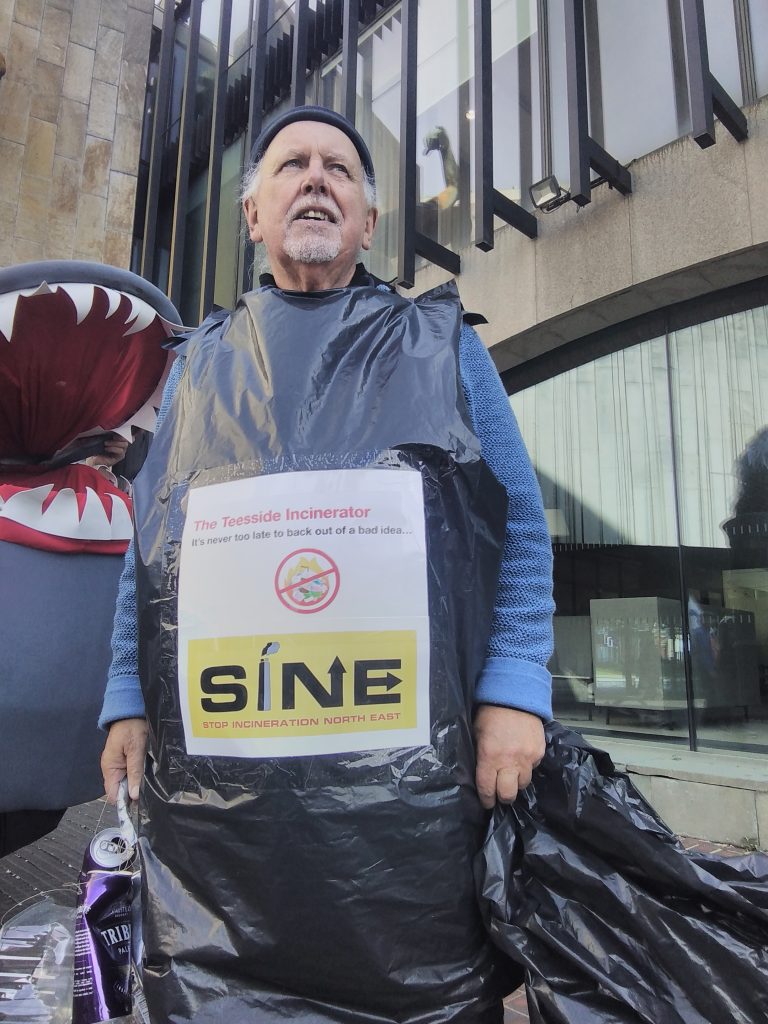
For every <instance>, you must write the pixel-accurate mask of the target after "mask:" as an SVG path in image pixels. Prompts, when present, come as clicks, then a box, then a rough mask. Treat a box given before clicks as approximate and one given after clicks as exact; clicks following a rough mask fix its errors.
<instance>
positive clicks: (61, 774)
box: [0, 261, 179, 852]
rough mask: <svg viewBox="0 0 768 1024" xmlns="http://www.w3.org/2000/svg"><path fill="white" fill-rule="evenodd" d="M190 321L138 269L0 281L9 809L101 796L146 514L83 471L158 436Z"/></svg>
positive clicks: (60, 271)
mask: <svg viewBox="0 0 768 1024" xmlns="http://www.w3.org/2000/svg"><path fill="white" fill-rule="evenodd" d="M178 320H179V318H178V314H177V312H176V310H175V308H174V307H173V305H172V303H171V302H170V301H169V300H168V299H167V298H166V297H165V296H164V295H163V294H162V292H160V291H158V289H157V288H155V287H154V286H153V285H151V284H148V283H147V282H146V281H144V280H142V279H141V278H139V277H137V276H136V275H135V274H132V273H130V272H128V271H126V270H120V269H117V268H115V267H108V266H104V265H102V264H92V263H86V262H78V261H50V262H43V263H27V264H23V265H20V266H16V267H9V268H7V269H4V270H0V602H2V608H3V614H2V616H0V649H1V650H2V651H3V685H2V687H1V688H0V722H1V723H2V743H3V771H2V773H0V813H5V812H11V811H17V810H24V811H29V810H46V809H60V808H64V807H67V806H70V805H72V804H77V803H81V802H83V801H86V800H91V799H94V798H95V797H97V796H98V795H99V794H100V793H101V791H102V782H101V774H100V771H99V755H100V752H101V747H102V745H103V735H102V734H101V733H100V731H99V729H98V728H97V726H96V718H97V715H98V709H99V707H100V703H101V698H102V694H103V687H104V675H105V673H106V670H107V666H108V664H109V636H110V631H111V625H112V617H113V613H114V602H115V593H116V590H117V583H118V579H119V575H120V571H121V568H122V561H123V560H122V557H121V556H122V555H123V554H124V552H125V549H126V547H127V545H128V542H129V540H130V537H131V534H132V507H131V499H130V497H129V496H128V495H127V494H126V493H124V492H123V491H122V490H120V489H119V488H118V487H116V486H114V485H113V484H112V483H110V482H109V480H108V479H106V478H105V476H103V475H102V474H101V473H100V472H99V471H98V470H97V469H95V468H94V467H93V466H90V465H86V464H83V462H82V460H84V459H85V458H86V457H87V456H89V455H93V454H95V453H97V452H101V451H103V443H104V435H105V434H115V435H119V436H122V437H125V438H126V439H127V440H128V441H130V440H131V438H132V434H133V428H134V427H139V428H143V429H144V430H150V431H151V430H152V429H153V428H154V423H155V417H156V409H157V406H158V405H159V400H160V393H161V390H162V386H163V383H164V381H165V379H166V377H167V371H168V367H169V362H170V360H171V359H172V356H171V355H170V354H169V353H168V351H166V349H164V348H163V343H164V342H165V341H166V340H167V338H168V337H169V335H170V334H171V333H172V327H173V325H178ZM6 852H8V851H6Z"/></svg>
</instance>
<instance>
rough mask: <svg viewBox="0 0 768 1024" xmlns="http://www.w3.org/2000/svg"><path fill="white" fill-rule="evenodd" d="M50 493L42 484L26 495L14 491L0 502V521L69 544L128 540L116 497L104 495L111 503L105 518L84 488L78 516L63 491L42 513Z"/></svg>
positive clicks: (126, 519) (124, 513)
mask: <svg viewBox="0 0 768 1024" xmlns="http://www.w3.org/2000/svg"><path fill="white" fill-rule="evenodd" d="M52 489H53V484H42V485H41V486H40V487H32V488H30V489H29V490H26V491H16V493H15V494H12V495H11V496H10V498H6V500H5V502H3V500H2V498H0V518H4V519H10V520H11V521H13V522H14V523H19V524H20V525H21V526H28V527H30V528H31V529H33V530H38V531H39V532H40V533H47V534H50V535H51V536H53V537H69V538H71V539H73V540H130V539H131V536H132V534H133V526H132V524H131V514H130V512H129V511H128V506H127V505H126V504H125V502H124V501H123V500H122V499H121V498H120V497H119V496H118V495H115V494H110V495H108V497H109V498H111V500H112V510H111V515H108V514H107V510H106V508H105V507H104V505H103V503H102V501H101V498H100V497H99V496H98V494H97V493H96V492H95V491H94V490H93V489H92V488H90V487H86V500H85V507H84V508H83V513H82V515H80V512H79V509H78V506H77V497H76V495H75V492H74V491H73V490H72V489H71V488H70V487H65V488H63V489H62V490H61V491H59V492H58V494H57V495H56V496H55V498H54V499H53V501H52V502H51V504H50V505H49V506H48V508H47V509H46V510H45V511H43V503H44V502H45V500H46V498H47V497H48V496H49V495H50V493H51V490H52Z"/></svg>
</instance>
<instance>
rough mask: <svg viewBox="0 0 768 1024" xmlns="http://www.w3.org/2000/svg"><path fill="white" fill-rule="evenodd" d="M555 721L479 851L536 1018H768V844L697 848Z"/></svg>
mask: <svg viewBox="0 0 768 1024" xmlns="http://www.w3.org/2000/svg"><path fill="white" fill-rule="evenodd" d="M546 733H547V752H546V754H545V756H544V759H543V761H542V762H541V764H540V765H539V767H538V768H537V769H536V770H535V771H534V773H533V783H532V785H530V786H529V787H528V788H527V789H526V790H525V791H524V792H523V793H521V794H520V796H519V797H518V799H517V800H516V801H515V803H514V805H512V806H497V807H496V809H495V810H494V813H493V817H492V820H491V824H490V827H489V831H488V837H487V839H486V842H485V845H484V847H483V850H482V853H481V854H480V855H478V858H477V871H478V887H479V890H480V894H481V906H482V908H483V914H484V917H485V919H486V921H487V924H488V929H489V932H490V934H491V936H492V937H493V940H494V942H496V943H497V944H498V946H499V948H500V949H502V950H503V951H504V952H505V953H506V954H507V955H508V956H509V957H510V959H511V960H512V961H514V962H515V963H517V964H519V965H520V966H521V967H522V968H523V969H524V970H525V984H526V992H527V996H528V1008H529V1013H530V1019H531V1024H726V1022H727V1024H761V1022H763V1021H768V856H766V854H764V853H758V852H756V853H752V854H746V855H743V856H737V857H718V856H716V855H714V854H708V853H703V852H701V851H697V850H695V849H694V850H690V851H688V850H685V849H684V848H683V846H682V844H681V843H680V841H679V839H678V838H677V837H676V836H675V835H674V833H673V832H672V831H671V830H670V829H669V828H668V827H667V826H666V825H665V824H664V822H663V821H662V820H661V819H660V818H659V816H658V815H657V814H656V812H655V811H654V809H653V808H652V807H651V806H650V804H648V802H647V801H646V800H645V799H644V797H643V796H642V794H641V793H640V792H639V791H638V790H637V789H636V787H635V786H634V785H633V783H632V781H631V780H630V779H629V777H628V776H627V775H625V774H623V773H622V772H618V771H616V770H615V768H614V766H613V764H612V762H611V759H610V757H609V756H608V754H607V753H606V752H605V751H604V750H599V749H597V748H595V747H592V746H590V744H589V743H587V741H586V740H584V739H583V738H582V737H581V736H580V735H579V734H578V733H575V732H573V731H571V730H569V729H566V728H564V727H563V726H562V725H560V724H559V723H557V722H551V723H550V724H549V725H548V726H547V728H546Z"/></svg>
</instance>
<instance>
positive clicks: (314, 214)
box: [294, 209, 336, 224]
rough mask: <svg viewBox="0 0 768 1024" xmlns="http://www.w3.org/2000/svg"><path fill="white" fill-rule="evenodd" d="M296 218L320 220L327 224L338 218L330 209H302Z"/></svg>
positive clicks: (334, 221)
mask: <svg viewBox="0 0 768 1024" xmlns="http://www.w3.org/2000/svg"><path fill="white" fill-rule="evenodd" d="M294 220H311V221H320V222H321V223H326V224H335V223H336V218H335V217H334V215H333V214H332V213H331V212H330V211H329V210H318V209H310V210H302V211H301V213H297V214H296V216H295V217H294Z"/></svg>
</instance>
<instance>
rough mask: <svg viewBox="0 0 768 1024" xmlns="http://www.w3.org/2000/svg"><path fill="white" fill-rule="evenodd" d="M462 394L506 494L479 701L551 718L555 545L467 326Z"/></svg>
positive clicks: (480, 348)
mask: <svg viewBox="0 0 768 1024" xmlns="http://www.w3.org/2000/svg"><path fill="white" fill-rule="evenodd" d="M459 368H460V373H461V380H462V385H463V388H464V394H465V397H466V400H467V405H468V407H469V412H470V417H471V420H472V425H473V427H474V430H475V433H476V434H477V437H478V439H479V441H480V446H481V450H482V454H483V458H484V459H485V461H486V462H487V464H488V466H489V467H490V469H491V470H492V471H493V473H494V474H495V476H496V478H497V479H498V480H499V482H500V483H501V484H502V485H503V486H504V488H505V490H506V492H507V496H508V498H509V512H508V516H507V530H506V539H505V543H504V554H503V558H502V564H501V572H500V574H499V586H498V590H497V594H496V606H495V608H494V614H493V622H492V624H491V636H490V640H489V642H488V653H487V657H486V661H485V666H484V668H483V671H482V672H481V674H480V678H479V680H478V682H477V686H476V688H475V699H476V700H477V702H478V703H485V704H501V705H504V706H506V707H513V708H517V709H519V710H521V711H529V712H531V713H533V714H536V715H539V716H540V717H541V718H543V719H544V720H545V721H546V720H549V719H550V718H551V717H552V678H551V676H550V674H549V671H548V670H547V662H548V661H549V658H550V656H551V654H552V613H553V611H554V604H553V601H552V546H551V543H550V539H549V532H548V530H547V524H546V520H545V518H544V509H543V507H542V501H541V491H540V490H539V485H538V481H537V480H536V475H535V473H534V470H533V466H532V465H531V461H530V459H529V457H528V453H527V451H526V449H525V445H524V443H523V439H522V437H521V435H520V430H519V427H518V425H517V421H516V419H515V416H514V413H513V412H512V408H511V406H510V404H509V398H508V396H507V394H506V392H505V391H504V387H503V385H502V383H501V380H500V379H499V375H498V373H497V372H496V368H495V366H494V365H493V362H492V361H491V357H490V356H489V354H488V352H487V350H486V348H485V346H484V345H483V343H482V341H481V340H480V338H479V337H478V335H477V333H476V332H475V331H474V330H473V329H472V328H471V327H469V326H468V325H467V324H464V325H463V326H462V329H461V338H460V342H459Z"/></svg>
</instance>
